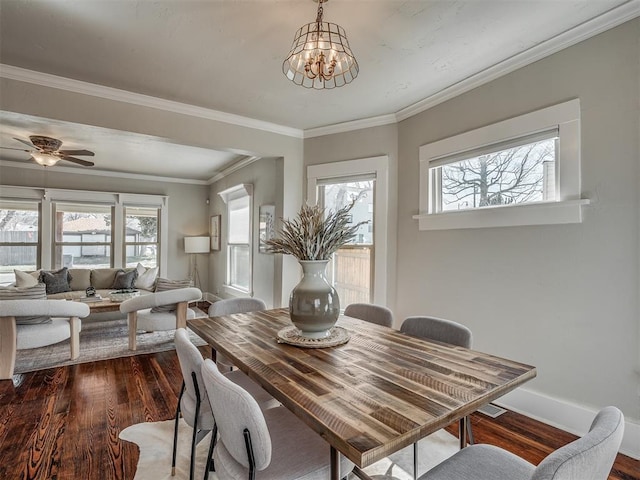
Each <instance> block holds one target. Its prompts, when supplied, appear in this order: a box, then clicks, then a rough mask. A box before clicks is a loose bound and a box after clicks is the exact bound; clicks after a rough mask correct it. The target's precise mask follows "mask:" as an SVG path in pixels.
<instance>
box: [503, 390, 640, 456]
mask: <svg viewBox="0 0 640 480" xmlns="http://www.w3.org/2000/svg"><path fill="white" fill-rule="evenodd" d="M493 403H495V404H496V405H500V406H502V407H504V408H507V409H509V410H513V411H514V412H518V413H521V414H523V415H526V416H527V417H530V418H533V419H535V420H539V421H541V422H544V423H546V424H549V425H552V426H554V427H557V428H561V429H562V430H565V431H567V432H570V433H573V434H574V435H579V436H582V435H584V434H585V433H587V431H588V429H589V427H590V426H591V422H592V421H593V418H594V417H595V415H596V413H597V410H595V409H591V408H587V407H585V406H582V405H576V404H574V403H570V402H567V401H565V400H560V399H557V398H552V397H549V396H547V395H543V394H541V393H537V392H533V391H531V390H527V389H524V388H518V389H516V390H514V391H512V392H510V393H508V394H506V395H504V396H503V397H501V398H500V399H499V400H497V401H494V402H493ZM620 453H623V454H625V455H628V456H630V457H633V458H635V459H638V460H640V424H638V423H637V422H635V421H631V420H629V419H625V428H624V437H623V439H622V445H621V446H620Z"/></svg>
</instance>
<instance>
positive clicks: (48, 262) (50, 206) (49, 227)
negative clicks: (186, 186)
mask: <svg viewBox="0 0 640 480" xmlns="http://www.w3.org/2000/svg"><path fill="white" fill-rule="evenodd" d="M0 197H3V198H13V199H23V200H36V201H39V202H40V203H41V205H42V218H41V219H40V220H41V223H40V231H41V239H42V245H41V249H40V266H41V268H43V269H45V270H49V269H51V268H52V263H53V258H52V253H53V244H54V237H53V229H54V224H53V210H54V204H55V203H56V202H64V203H94V204H104V205H111V206H113V207H114V209H115V213H114V218H113V222H114V225H116V228H115V229H114V238H113V251H112V252H111V256H112V258H113V265H114V267H116V268H123V267H124V265H123V261H124V260H123V259H124V256H123V252H124V243H123V242H124V228H118V225H122V222H124V213H123V212H124V206H126V205H137V206H149V207H155V208H158V209H159V210H160V239H159V244H160V248H159V249H160V251H159V252H158V265H159V267H160V272H161V273H162V272H165V274H166V272H167V271H168V257H169V256H168V254H167V245H168V244H169V231H168V230H169V229H168V227H167V226H168V224H169V222H168V219H169V208H168V206H169V197H168V196H166V195H142V194H135V193H115V192H93V191H89V190H62V189H53V188H35V187H15V186H11V185H0ZM118 222H120V223H118ZM118 232H119V235H117V234H118Z"/></svg>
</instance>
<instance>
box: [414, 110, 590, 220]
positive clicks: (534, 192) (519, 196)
mask: <svg viewBox="0 0 640 480" xmlns="http://www.w3.org/2000/svg"><path fill="white" fill-rule="evenodd" d="M579 118H580V104H579V101H578V100H572V101H570V102H566V103H563V104H560V105H556V106H554V107H549V108H546V109H543V110H539V111H537V112H533V113H530V114H527V115H522V116H520V117H516V118H513V119H510V120H506V121H504V122H500V123H496V124H494V125H490V126H488V127H483V128H480V129H477V130H473V131H470V132H467V133H463V134H461V135H456V136H455V137H450V138H447V139H444V140H440V141H438V142H434V143H431V144H428V145H424V146H422V147H421V148H420V175H421V177H420V211H421V213H420V215H416V216H415V217H414V218H416V219H418V220H419V226H420V229H421V230H432V229H448V228H480V227H492V226H510V225H538V224H553V223H577V222H580V221H581V220H582V216H581V208H580V207H581V205H584V204H586V203H588V201H586V200H581V199H580V155H579V152H580V150H579V140H580V138H579V137H580V130H579V128H580V125H579Z"/></svg>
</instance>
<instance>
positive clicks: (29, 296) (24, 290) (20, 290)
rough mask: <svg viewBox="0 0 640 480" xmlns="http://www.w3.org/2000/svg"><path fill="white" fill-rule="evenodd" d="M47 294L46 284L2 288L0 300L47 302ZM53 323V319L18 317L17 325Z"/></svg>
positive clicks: (0, 288)
mask: <svg viewBox="0 0 640 480" xmlns="http://www.w3.org/2000/svg"><path fill="white" fill-rule="evenodd" d="M46 299H47V292H46V287H45V284H44V283H39V284H37V285H35V286H33V287H0V300H46ZM40 323H51V317H36V316H32V317H16V324H17V325H36V324H40Z"/></svg>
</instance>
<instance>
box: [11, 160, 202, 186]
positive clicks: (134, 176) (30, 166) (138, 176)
mask: <svg viewBox="0 0 640 480" xmlns="http://www.w3.org/2000/svg"><path fill="white" fill-rule="evenodd" d="M0 167H12V168H23V169H25V170H40V171H41V170H42V169H43V168H51V169H53V170H55V173H70V174H73V175H94V176H97V177H113V178H126V179H130V180H146V181H149V182H163V183H184V184H188V185H208V182H207V181H206V180H194V179H188V178H176V177H161V176H159V175H146V174H142V173H122V172H110V171H107V170H94V169H89V168H86V169H80V168H73V167H61V166H59V165H56V166H54V167H42V166H40V165H36V164H34V163H31V162H13V161H11V160H0Z"/></svg>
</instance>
